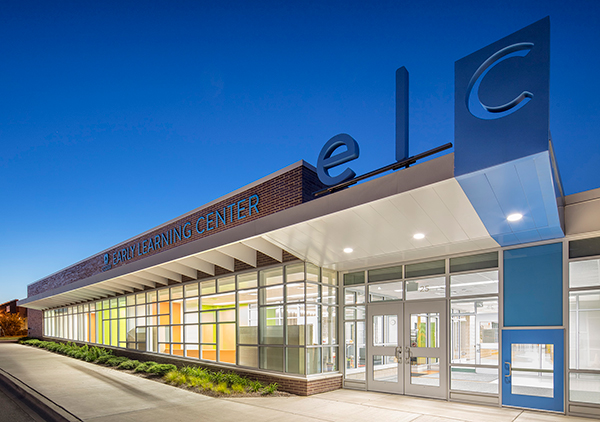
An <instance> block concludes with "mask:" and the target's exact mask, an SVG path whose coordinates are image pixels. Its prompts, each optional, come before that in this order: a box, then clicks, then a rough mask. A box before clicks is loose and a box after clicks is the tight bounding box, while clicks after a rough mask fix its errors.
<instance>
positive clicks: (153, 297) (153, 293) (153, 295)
mask: <svg viewBox="0 0 600 422" xmlns="http://www.w3.org/2000/svg"><path fill="white" fill-rule="evenodd" d="M142 295H143V293H142ZM140 296H141V295H137V298H136V302H137V303H138V305H139V304H140V303H144V301H143V298H141V299H140ZM157 298H158V295H157V294H156V290H153V291H151V292H148V293H147V294H146V302H156V299H157Z"/></svg>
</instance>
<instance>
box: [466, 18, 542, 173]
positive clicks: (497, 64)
mask: <svg viewBox="0 0 600 422" xmlns="http://www.w3.org/2000/svg"><path fill="white" fill-rule="evenodd" d="M549 86H550V19H549V18H544V19H542V20H540V21H538V22H536V23H534V24H532V25H529V26H527V27H525V28H523V29H521V30H519V31H517V32H515V33H513V34H511V35H509V36H507V37H505V38H502V39H501V40H499V41H496V42H495V43H493V44H490V45H488V46H487V47H485V48H482V49H481V50H479V51H476V52H475V53H473V54H470V55H468V56H467V57H465V58H462V59H460V60H458V61H457V62H456V63H455V94H454V95H455V103H454V104H455V105H454V133H455V136H454V141H455V147H454V151H455V154H454V166H455V172H454V174H455V176H460V175H463V174H467V173H473V172H475V171H477V170H481V169H485V168H488V167H492V166H495V165H498V164H502V163H506V162H509V161H512V160H515V159H517V158H521V157H526V156H529V155H533V154H536V153H538V152H542V151H547V150H548V139H549V136H548V135H549V134H548V130H549V118H548V116H549V99H550V95H549Z"/></svg>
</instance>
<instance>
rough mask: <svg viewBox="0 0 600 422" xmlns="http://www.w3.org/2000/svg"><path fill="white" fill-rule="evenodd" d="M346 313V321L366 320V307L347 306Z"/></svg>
mask: <svg viewBox="0 0 600 422" xmlns="http://www.w3.org/2000/svg"><path fill="white" fill-rule="evenodd" d="M344 312H345V314H346V315H345V319H365V307H364V306H346V308H345V309H344Z"/></svg>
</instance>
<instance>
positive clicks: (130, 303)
mask: <svg viewBox="0 0 600 422" xmlns="http://www.w3.org/2000/svg"><path fill="white" fill-rule="evenodd" d="M133 305H135V296H134V295H130V296H127V306H133Z"/></svg>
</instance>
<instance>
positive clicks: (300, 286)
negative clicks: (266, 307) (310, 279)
mask: <svg viewBox="0 0 600 422" xmlns="http://www.w3.org/2000/svg"><path fill="white" fill-rule="evenodd" d="M285 290H286V292H285V294H286V301H287V303H290V302H304V283H291V284H287V285H286V286H285Z"/></svg>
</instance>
